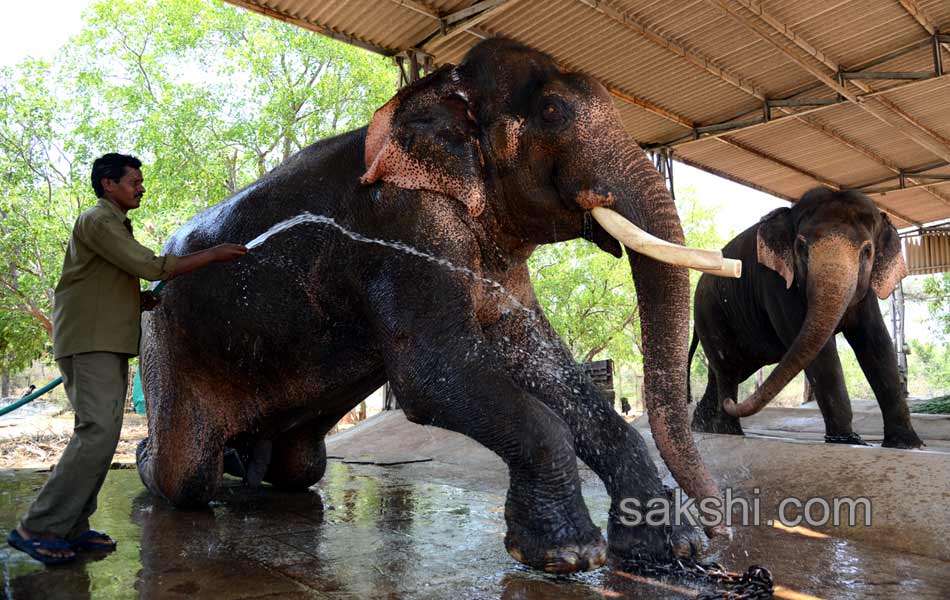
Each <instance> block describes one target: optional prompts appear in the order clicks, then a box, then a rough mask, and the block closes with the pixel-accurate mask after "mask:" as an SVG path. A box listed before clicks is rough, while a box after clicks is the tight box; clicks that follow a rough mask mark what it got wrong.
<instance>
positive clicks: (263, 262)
mask: <svg viewBox="0 0 950 600" xmlns="http://www.w3.org/2000/svg"><path fill="white" fill-rule="evenodd" d="M604 207H607V208H609V209H611V210H612V211H614V212H615V213H618V214H620V215H622V216H624V217H625V218H626V219H627V220H628V221H629V222H632V223H633V224H635V225H636V226H639V227H640V228H642V229H643V230H646V231H647V232H649V233H651V234H653V235H655V236H657V237H659V238H662V239H663V240H665V241H668V242H673V243H676V244H682V243H683V233H682V230H681V226H680V222H679V218H678V216H677V213H676V208H675V206H674V204H673V201H672V199H671V197H670V195H669V193H668V192H667V191H666V189H665V187H664V183H663V180H662V178H661V177H660V176H659V174H658V173H657V172H656V171H655V170H654V169H653V167H652V165H651V163H650V162H649V160H648V158H647V157H646V156H645V154H644V153H643V151H642V150H641V149H640V147H639V146H638V145H637V144H636V143H635V142H634V141H633V140H632V139H630V138H629V137H628V135H627V134H626V133H625V132H624V130H623V127H622V125H621V121H620V117H619V114H618V112H617V110H616V109H615V107H614V105H613V103H612V100H611V97H610V95H609V94H608V92H607V91H606V90H605V88H604V87H603V86H601V85H600V84H599V83H597V82H595V81H593V80H592V79H590V78H588V77H586V76H583V75H580V74H576V73H571V72H567V71H565V70H563V69H562V68H560V67H559V66H558V65H557V64H555V63H554V62H553V61H552V60H551V58H550V57H548V56H546V55H544V54H542V53H539V52H536V51H533V50H530V49H528V48H526V47H523V46H521V45H519V44H517V43H514V42H511V41H508V40H503V39H492V40H487V41H485V42H483V43H481V44H479V45H478V46H477V47H475V48H473V49H472V50H471V51H470V52H469V53H468V54H467V55H466V57H465V58H464V60H463V61H462V62H461V63H460V64H459V65H458V66H455V67H452V66H446V67H443V68H441V69H439V70H437V71H435V72H434V73H432V74H430V75H429V76H427V77H425V78H423V79H422V80H420V81H418V82H417V83H415V84H413V85H411V86H409V87H407V88H405V89H403V90H401V91H400V92H399V93H398V94H397V95H396V96H395V97H394V98H393V99H392V100H390V101H389V102H388V103H387V104H386V105H385V106H383V107H382V108H380V109H379V110H378V111H377V112H376V114H375V116H374V117H373V120H372V122H371V123H370V125H369V127H368V128H362V129H358V130H356V131H352V132H350V133H347V134H344V135H340V136H338V137H335V138H332V139H328V140H325V141H322V142H319V143H316V144H313V145H312V146H309V147H307V148H304V149H303V150H301V151H300V152H299V153H297V154H296V155H294V156H293V157H291V158H290V159H289V160H287V161H286V162H285V163H284V164H282V165H280V166H279V167H277V168H276V169H274V170H273V171H272V172H270V173H268V174H267V175H265V176H264V177H263V178H261V179H260V180H259V181H258V182H256V183H255V184H253V185H251V186H250V187H248V188H247V189H245V190H243V191H241V192H239V193H238V194H236V195H235V196H234V197H232V198H230V199H228V200H226V201H224V202H222V203H221V204H219V205H217V206H214V207H212V208H210V209H208V210H207V211H205V212H203V213H201V214H200V215H198V216H196V217H195V218H194V219H192V220H191V221H190V222H189V223H187V224H186V225H185V226H184V227H182V228H181V229H180V230H179V231H178V232H177V233H176V234H175V235H174V236H173V237H172V238H171V239H170V240H169V242H168V243H167V244H166V250H167V251H168V252H172V253H175V254H184V253H187V252H191V251H193V250H195V249H198V248H205V247H208V246H211V245H213V244H215V243H217V242H218V241H219V240H249V239H251V238H254V237H255V236H257V235H258V234H260V233H261V232H262V231H264V230H267V229H268V228H270V227H271V226H273V225H274V224H277V223H280V222H282V221H285V220H287V219H289V218H291V217H294V216H296V215H300V214H301V213H304V212H308V213H312V214H314V215H318V216H319V219H322V220H323V221H322V222H311V223H308V224H303V225H298V226H297V227H294V228H292V229H289V230H287V231H286V232H283V233H279V234H276V235H274V236H273V237H271V238H270V239H269V240H268V241H267V242H266V243H265V244H264V245H262V246H260V247H259V248H255V249H253V250H252V251H251V252H250V253H249V254H248V255H247V256H245V257H243V258H242V259H240V260H238V261H236V262H234V263H231V264H227V265H224V264H222V265H216V266H213V267H209V268H208V269H206V270H204V271H202V274H201V276H197V277H186V278H182V279H180V280H174V281H172V282H170V283H169V284H168V286H167V287H166V288H165V290H164V292H163V299H162V303H161V306H160V308H159V309H158V310H156V311H154V312H153V313H152V314H151V315H150V317H149V318H148V320H147V323H146V326H145V338H144V342H143V351H142V364H143V366H144V372H143V379H144V390H145V395H146V398H147V402H148V421H149V437H148V439H147V440H145V441H144V442H143V443H142V445H141V446H140V447H139V453H138V467H139V473H140V474H141V477H142V481H143V482H144V483H145V485H146V486H147V487H148V489H149V490H151V491H152V492H153V493H155V494H158V495H161V496H163V497H165V498H167V499H168V500H169V501H170V502H172V503H173V504H176V505H181V506H193V505H201V504H203V503H206V502H208V501H209V500H210V499H211V498H212V497H213V496H214V494H215V491H216V489H217V488H218V485H219V480H220V478H221V474H222V468H223V467H222V463H223V459H222V452H223V450H224V449H225V448H226V447H229V446H230V447H234V448H238V449H239V453H240V454H243V455H244V456H245V457H251V461H252V465H251V469H250V470H251V471H255V472H257V473H260V474H261V475H260V476H259V477H261V478H262V479H263V480H264V481H266V482H269V483H271V484H273V485H274V486H277V487H279V488H285V489H306V488H307V487H308V486H311V485H312V484H314V483H315V482H317V481H318V480H319V479H320V477H321V476H322V475H323V472H324V469H325V465H326V452H325V446H324V436H325V435H326V434H327V432H328V431H330V429H331V428H332V427H333V426H334V424H335V423H336V422H337V421H338V420H339V419H340V418H341V417H342V416H343V415H344V414H346V413H347V411H349V410H350V409H351V408H353V407H354V406H355V405H356V404H357V403H359V402H360V401H361V400H362V399H363V398H364V397H365V396H366V395H367V394H369V393H370V392H371V391H373V390H374V389H376V388H377V387H379V386H380V385H382V384H383V383H384V382H385V381H387V380H388V381H389V382H390V383H391V385H392V386H393V388H394V391H395V393H396V395H397V397H398V398H399V401H400V403H401V405H402V407H403V408H404V410H405V414H406V416H407V417H408V418H409V419H410V420H411V421H413V422H415V423H420V424H425V425H435V426H439V427H443V428H446V429H450V430H453V431H456V432H461V433H463V434H465V435H467V436H469V437H471V438H473V439H475V440H476V441H478V442H480V443H481V444H483V445H484V446H486V447H488V448H489V449H491V450H493V451H494V452H496V453H497V454H498V455H500V456H501V458H502V459H504V461H505V462H506V464H507V466H508V469H509V473H510V487H509V490H508V496H507V502H506V506H505V518H506V521H507V527H508V530H507V535H506V537H505V546H506V548H507V550H508V552H509V553H510V554H511V555H512V556H513V557H515V558H516V559H517V560H519V561H521V562H523V563H525V564H528V565H531V566H533V567H536V568H541V569H544V570H546V571H551V572H571V571H578V570H585V569H593V568H596V567H598V566H599V565H601V564H602V563H603V562H604V560H605V554H606V551H607V550H608V546H607V545H606V544H605V542H604V540H603V538H602V536H601V532H600V530H599V529H598V528H597V527H595V526H594V524H593V523H592V521H591V519H590V516H589V514H588V511H587V509H586V507H585V505H584V502H583V499H582V497H581V487H580V480H579V478H578V471H577V464H576V460H577V458H578V457H579V458H580V459H581V460H583V461H584V462H585V463H586V464H587V465H589V466H590V467H591V468H592V469H593V470H594V471H595V472H596V473H597V474H598V476H599V477H600V478H601V479H602V480H603V481H604V484H605V485H606V486H607V489H608V490H609V493H610V496H611V498H612V501H613V503H612V507H611V511H610V518H609V530H608V534H609V535H608V538H609V540H610V543H609V549H610V550H611V551H613V552H614V553H616V554H617V555H619V556H624V557H641V558H664V557H669V556H670V555H671V554H672V553H674V552H675V553H677V554H678V555H679V554H688V553H690V552H692V551H694V550H695V548H696V545H697V544H698V542H699V540H698V539H697V538H699V537H700V536H699V534H698V533H697V532H696V530H694V529H675V530H671V529H670V528H669V527H664V526H652V525H651V526H647V525H643V526H638V527H626V526H624V525H623V524H622V522H621V520H620V516H621V514H622V511H621V502H622V501H623V500H624V499H625V498H633V499H637V500H639V501H640V502H641V506H646V502H647V501H648V500H649V499H651V498H655V497H665V490H664V487H663V486H662V484H661V480H660V477H659V476H658V474H657V470H656V468H655V466H654V465H653V464H652V463H651V461H650V459H649V454H648V452H647V449H646V447H645V446H644V441H643V439H642V438H641V437H640V436H639V435H638V434H637V432H636V431H635V430H634V429H633V428H631V427H630V426H628V424H627V423H626V422H624V420H623V419H622V418H620V417H619V416H618V415H617V413H616V412H615V411H614V410H613V408H612V407H611V405H610V404H608V403H607V402H605V401H604V400H603V399H602V398H601V396H600V395H599V394H598V392H597V390H596V388H595V387H594V386H593V385H592V383H591V381H590V379H589V378H588V377H587V376H586V375H584V374H582V373H581V372H580V371H579V369H578V368H577V366H576V364H575V362H574V360H573V359H572V357H571V354H570V352H569V351H568V349H567V348H566V347H565V345H564V344H563V343H562V341H561V340H560V339H559V338H558V336H557V334H556V333H555V332H554V330H553V329H552V327H551V325H550V323H549V322H548V321H547V320H546V319H545V317H544V315H543V312H542V310H541V307H540V306H539V304H538V301H537V298H536V297H535V295H534V292H533V290H532V287H531V282H530V279H529V275H528V267H527V259H528V257H529V256H530V255H531V253H532V251H533V250H534V249H535V248H536V247H537V246H538V245H539V244H546V243H551V242H557V241H560V240H568V239H572V238H578V237H584V238H586V239H588V240H591V241H592V242H594V243H595V244H597V245H598V246H599V247H601V248H603V249H604V250H606V251H607V252H609V253H611V254H613V255H615V256H618V257H619V256H621V254H622V250H621V246H620V244H619V243H618V242H617V241H616V240H615V239H613V238H612V237H610V236H609V235H607V234H606V231H605V230H604V229H603V228H602V227H601V226H600V225H599V224H598V223H597V222H596V221H595V220H594V219H592V218H591V211H592V209H595V208H604ZM319 219H315V220H318V221H319ZM382 241H392V242H398V243H395V244H391V245H386V244H385V243H381V242H382ZM629 262H630V268H631V271H632V275H633V277H634V280H635V285H636V289H637V294H638V297H639V306H640V314H641V318H642V329H643V346H644V348H645V349H646V351H645V357H644V364H645V384H646V386H645V387H646V390H647V395H646V402H647V405H648V407H649V409H650V413H651V424H652V428H653V433H654V437H655V440H656V443H657V446H658V448H659V450H660V452H661V455H662V457H663V459H664V460H665V461H666V463H667V464H668V466H669V467H670V469H671V471H672V473H673V474H674V476H675V477H676V479H677V481H678V482H679V484H680V486H681V487H682V488H683V490H684V491H685V492H686V493H687V494H688V495H690V496H692V497H693V498H696V499H701V498H706V497H718V492H719V490H718V488H717V486H716V485H715V483H714V482H713V480H712V479H711V477H710V476H709V474H708V473H707V471H706V469H705V467H704V466H703V463H702V460H701V458H700V456H699V455H698V453H697V450H696V447H695V446H694V443H693V439H692V434H691V432H690V431H689V423H688V420H687V414H686V405H685V402H684V398H685V385H686V382H685V369H686V349H687V343H688V333H689V332H688V328H689V325H688V317H689V314H688V310H689V281H688V276H687V270H686V269H684V268H682V267H677V266H671V265H669V264H665V263H662V262H660V261H657V260H655V259H653V258H648V257H646V256H643V255H640V254H636V253H629Z"/></svg>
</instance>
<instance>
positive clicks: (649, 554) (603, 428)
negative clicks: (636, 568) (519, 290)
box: [491, 321, 703, 561]
mask: <svg viewBox="0 0 950 600" xmlns="http://www.w3.org/2000/svg"><path fill="white" fill-rule="evenodd" d="M491 333H492V335H493V337H494V338H496V339H497V340H506V339H507V340H508V342H505V343H503V344H502V347H503V348H504V349H503V350H502V353H503V355H504V356H505V360H506V369H507V371H508V372H509V373H510V375H511V377H512V378H513V379H514V380H515V381H516V383H518V384H519V386H520V387H522V388H524V389H527V390H530V391H531V392H532V394H533V395H534V396H535V397H537V398H538V399H539V400H541V402H543V403H544V404H545V405H546V406H548V407H549V408H550V409H551V410H552V411H553V412H554V413H556V414H557V415H558V416H559V417H560V418H561V419H562V420H563V421H564V422H565V423H566V424H567V426H568V427H569V428H570V431H571V436H572V438H573V442H574V447H575V448H576V451H577V455H578V456H579V457H580V459H581V460H583V461H584V463H585V464H587V465H588V466H589V467H590V468H591V469H592V470H593V471H594V472H595V473H596V474H597V476H598V477H599V478H600V479H601V480H602V481H603V482H604V485H605V486H606V488H607V492H608V494H609V495H610V499H611V506H610V513H609V515H608V536H607V539H608V544H609V549H610V553H611V554H612V555H613V556H615V557H617V558H620V559H631V560H649V561H657V560H659V561H666V560H669V559H671V558H672V557H674V556H676V557H681V558H688V557H692V556H695V555H696V554H698V553H699V551H700V549H701V548H702V545H703V535H702V533H701V532H700V531H699V529H697V528H695V527H693V526H691V525H689V524H688V523H681V524H674V522H673V519H672V518H670V519H668V520H667V521H668V523H667V524H665V525H649V524H646V523H645V522H643V521H641V522H640V523H639V524H637V523H636V521H637V516H638V514H639V513H640V512H642V513H643V514H645V513H646V512H647V511H648V510H649V507H651V506H653V504H652V503H651V501H654V502H655V501H656V500H657V499H662V500H668V499H669V498H668V494H667V491H666V489H665V488H664V486H663V483H662V481H661V479H660V476H659V473H658V471H657V468H656V466H655V465H654V463H653V460H652V459H651V457H650V453H649V450H648V449H647V446H646V443H645V442H644V439H643V437H642V436H641V435H640V434H639V433H638V432H637V431H636V429H634V428H633V427H632V426H631V425H630V424H629V423H627V422H626V421H625V420H624V419H623V418H622V417H621V416H620V415H619V414H617V411H616V410H614V407H613V406H612V405H611V404H610V402H608V401H607V399H606V398H604V397H603V395H602V394H601V393H600V392H599V391H598V390H597V388H596V387H594V385H593V383H592V382H591V380H590V378H589V377H588V376H586V375H585V374H583V373H582V372H581V371H580V369H579V368H578V365H577V363H575V362H574V360H573V357H572V356H571V354H570V352H569V351H568V350H567V348H566V347H564V345H563V343H562V342H561V341H560V339H559V338H558V337H556V335H555V334H554V332H553V329H551V328H550V325H549V324H548V323H547V322H546V321H544V322H534V323H527V322H523V321H516V322H510V323H503V324H501V325H499V326H498V327H497V328H496V330H494V331H492V332H491ZM643 514H640V515H639V516H643ZM671 516H672V515H671Z"/></svg>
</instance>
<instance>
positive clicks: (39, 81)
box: [0, 0, 396, 371]
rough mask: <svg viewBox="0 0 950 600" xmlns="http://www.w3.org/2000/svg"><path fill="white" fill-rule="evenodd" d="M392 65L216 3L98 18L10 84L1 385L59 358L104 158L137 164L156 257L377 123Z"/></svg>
mask: <svg viewBox="0 0 950 600" xmlns="http://www.w3.org/2000/svg"><path fill="white" fill-rule="evenodd" d="M395 89H396V71H395V70H394V69H393V68H392V66H391V65H390V64H389V63H388V62H387V59H385V58H383V57H379V56H375V55H372V54H369V53H367V52H364V51H362V50H359V49H356V48H354V47H352V46H348V45H346V44H343V43H340V42H336V41H334V40H330V39H328V38H326V37H324V36H320V35H315V34H313V33H311V32H308V31H304V30H302V29H300V28H297V27H293V26H290V25H286V24H283V23H280V22H278V21H276V20H274V19H268V18H265V17H262V16H260V15H256V14H253V13H250V12H247V11H244V10H241V9H237V8H235V7H233V6H229V5H227V4H225V3H223V2H218V1H213V0H162V1H159V0H148V1H142V2H133V1H132V0H111V1H101V2H96V3H94V4H93V5H91V6H90V7H89V8H88V9H87V11H86V13H85V14H84V17H83V29H82V31H81V32H80V33H79V34H78V35H77V36H75V37H74V38H73V39H71V40H70V42H69V43H68V44H67V45H66V46H65V47H64V48H63V49H62V50H61V51H60V53H59V54H58V56H57V58H56V60H55V61H53V62H52V63H46V62H42V61H36V60H25V61H23V62H21V63H20V64H18V65H16V66H15V67H12V68H5V69H3V70H2V71H0V173H2V180H0V181H2V184H0V185H2V190H0V191H2V193H0V234H2V235H0V371H7V370H15V369H17V368H19V367H22V366H24V365H25V364H27V363H28V362H29V361H30V360H31V359H33V358H35V357H36V356H37V355H38V354H39V353H40V352H41V351H42V350H43V349H44V348H46V347H48V344H49V334H50V329H51V326H50V315H51V307H52V295H53V288H54V286H55V284H56V281H57V280H58V278H59V274H60V271H61V268H62V257H63V254H64V252H65V245H66V242H67V241H68V239H69V233H70V231H71V229H72V224H73V222H74V221H75V219H76V217H77V216H78V215H79V213H80V212H81V211H82V210H84V209H85V208H87V207H89V206H90V205H92V204H93V203H94V202H95V197H94V195H93V193H92V190H91V189H90V185H89V181H88V177H89V169H90V167H91V163H92V160H93V159H94V158H95V157H96V156H99V155H101V154H104V153H106V152H114V151H118V152H125V153H131V154H136V155H138V156H139V157H140V158H142V160H143V162H144V163H145V167H144V168H143V171H144V174H145V178H146V187H147V188H148V193H147V195H146V198H145V202H144V203H143V205H142V208H140V209H139V210H137V211H136V213H135V215H134V217H133V221H134V222H135V225H136V235H137V237H138V238H139V239H140V240H141V241H142V242H143V243H145V244H147V245H150V246H151V247H153V248H157V247H158V246H159V245H160V243H161V242H162V241H163V240H164V239H165V238H167V237H168V235H169V234H170V233H171V232H172V231H174V230H175V229H176V228H178V227H179V226H180V225H181V224H182V223H183V222H184V221H185V220H187V219H188V218H189V217H190V216H191V215H193V214H195V213H196V212H198V211H199V210H201V209H203V208H205V207H207V206H209V205H211V204H214V203H217V202H219V201H220V200H222V199H224V198H225V197H227V196H228V195H230V194H232V193H234V192H235V191H237V190H239V189H240V188H242V187H244V186H245V185H247V184H249V183H251V182H252V181H254V180H255V179H257V178H258V177H260V176H261V175H263V174H264V173H265V172H266V171H268V170H270V169H272V168H273V167H275V166H276V165H278V164H280V162H281V161H283V160H284V159H286V158H287V157H288V156H289V155H291V154H293V153H294V152H296V151H297V150H299V149H300V148H302V147H304V146H307V145H309V144H311V143H313V142H314V141H316V140H318V139H320V138H323V137H327V136H330V135H334V134H337V133H341V132H343V131H347V130H349V129H353V128H356V127H359V126H362V125H364V124H366V123H367V122H368V121H369V119H370V118H371V116H372V113H373V111H374V110H375V109H376V108H377V107H379V106H380V105H382V104H383V103H385V102H386V100H388V99H389V97H391V95H392V94H393V93H394V92H395Z"/></svg>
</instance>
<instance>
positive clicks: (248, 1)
mask: <svg viewBox="0 0 950 600" xmlns="http://www.w3.org/2000/svg"><path fill="white" fill-rule="evenodd" d="M224 1H225V2H227V3H229V4H233V5H235V6H237V7H240V8H243V9H245V10H250V11H253V12H256V13H259V14H262V15H265V16H267V17H270V18H272V19H276V20H278V21H283V22H284V23H290V24H291V25H296V26H297V27H301V28H303V29H309V30H310V31H314V32H316V33H319V34H321V35H325V36H326V37H328V38H333V39H335V40H339V41H341V42H346V43H347V44H350V45H352V46H356V47H358V48H362V49H363V50H369V51H370V52H375V53H376V54H381V55H383V56H393V55H395V54H396V51H395V50H390V49H389V48H383V47H382V46H377V45H375V44H371V43H369V42H365V41H363V40H361V39H359V38H356V37H353V36H351V35H348V34H345V33H341V32H339V31H335V30H334V29H331V28H329V27H327V26H325V25H320V24H319V23H314V22H312V21H306V20H304V19H298V18H297V17H293V16H291V15H288V14H285V13H282V12H280V11H278V10H274V9H273V8H271V7H269V6H264V5H263V4H258V0H224Z"/></svg>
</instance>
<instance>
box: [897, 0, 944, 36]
mask: <svg viewBox="0 0 950 600" xmlns="http://www.w3.org/2000/svg"><path fill="white" fill-rule="evenodd" d="M897 1H898V2H900V4H901V6H903V7H904V10H906V11H907V12H908V13H910V16H912V17H914V20H915V21H917V22H918V23H919V24H920V26H921V27H923V28H924V30H925V31H926V32H927V33H928V34H930V35H936V34H937V28H936V27H935V26H934V24H933V22H932V21H931V20H930V19H928V18H927V15H925V14H924V13H923V12H921V10H920V7H918V6H917V0H897Z"/></svg>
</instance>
